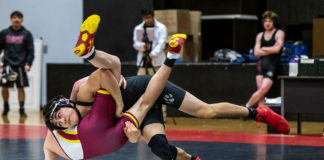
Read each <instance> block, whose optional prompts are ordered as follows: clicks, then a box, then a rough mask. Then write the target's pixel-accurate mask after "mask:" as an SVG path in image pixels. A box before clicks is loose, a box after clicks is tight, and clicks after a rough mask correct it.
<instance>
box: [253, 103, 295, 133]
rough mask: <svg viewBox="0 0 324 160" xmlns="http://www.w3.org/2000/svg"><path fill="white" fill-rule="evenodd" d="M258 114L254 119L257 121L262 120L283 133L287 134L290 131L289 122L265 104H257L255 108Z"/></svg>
mask: <svg viewBox="0 0 324 160" xmlns="http://www.w3.org/2000/svg"><path fill="white" fill-rule="evenodd" d="M256 110H257V112H258V114H257V115H256V118H255V120H256V121H258V122H264V123H266V124H268V125H270V126H271V127H273V128H275V129H276V130H277V131H279V132H280V133H283V134H288V133H289V131H290V127H289V124H288V122H287V120H286V119H285V118H283V117H282V116H280V115H279V114H277V113H275V112H273V111H272V110H271V109H270V108H269V107H267V106H265V105H261V106H259V107H258V108H257V109H256Z"/></svg>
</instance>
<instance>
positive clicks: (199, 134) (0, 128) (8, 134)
mask: <svg viewBox="0 0 324 160" xmlns="http://www.w3.org/2000/svg"><path fill="white" fill-rule="evenodd" d="M46 133H47V129H46V127H45V126H31V125H7V124H3V125H0V138H1V139H43V138H45V136H46ZM166 134H167V137H168V139H169V140H170V141H196V142H228V143H252V144H278V145H298V146H324V137H323V136H299V135H282V134H258V133H242V132H217V131H205V130H166Z"/></svg>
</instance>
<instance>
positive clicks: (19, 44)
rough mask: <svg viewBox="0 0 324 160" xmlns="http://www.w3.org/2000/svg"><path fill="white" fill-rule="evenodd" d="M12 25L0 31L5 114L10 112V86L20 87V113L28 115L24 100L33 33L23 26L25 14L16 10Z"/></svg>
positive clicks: (30, 62)
mask: <svg viewBox="0 0 324 160" xmlns="http://www.w3.org/2000/svg"><path fill="white" fill-rule="evenodd" d="M10 18H11V26H10V27H8V28H7V29H4V30H2V31H1V32H0V52H1V50H4V61H3V72H2V78H1V81H0V85H1V86H2V98H3V101H4V111H3V113H2V115H3V116H6V115H7V114H8V112H9V103H8V99H9V91H8V88H12V87H14V83H15V84H16V86H17V88H18V100H19V106H20V109H19V114H20V116H24V117H26V116H27V115H26V113H25V109H24V102H25V91H24V87H27V86H29V84H28V78H27V74H26V72H29V71H30V67H31V65H32V62H33V60H34V44H33V36H32V34H31V33H30V32H29V31H28V30H27V29H25V27H24V26H22V22H23V14H22V13H21V12H19V11H14V12H13V13H11V15H10Z"/></svg>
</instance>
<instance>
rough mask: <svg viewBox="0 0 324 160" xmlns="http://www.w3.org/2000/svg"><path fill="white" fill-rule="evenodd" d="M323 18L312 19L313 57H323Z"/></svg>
mask: <svg viewBox="0 0 324 160" xmlns="http://www.w3.org/2000/svg"><path fill="white" fill-rule="evenodd" d="M323 43H324V18H315V19H313V57H314V58H318V57H324V45H323Z"/></svg>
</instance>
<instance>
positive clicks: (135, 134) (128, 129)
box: [124, 121, 141, 143]
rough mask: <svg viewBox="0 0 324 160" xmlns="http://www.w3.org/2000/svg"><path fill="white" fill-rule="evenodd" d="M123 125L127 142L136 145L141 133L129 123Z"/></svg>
mask: <svg viewBox="0 0 324 160" xmlns="http://www.w3.org/2000/svg"><path fill="white" fill-rule="evenodd" d="M125 125H126V126H125V128H124V133H125V135H126V136H127V138H128V140H129V141H130V142H132V143H136V142H137V141H138V139H139V138H140V136H141V131H140V130H139V129H137V128H136V127H135V126H134V124H133V123H131V122H129V121H126V122H125Z"/></svg>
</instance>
